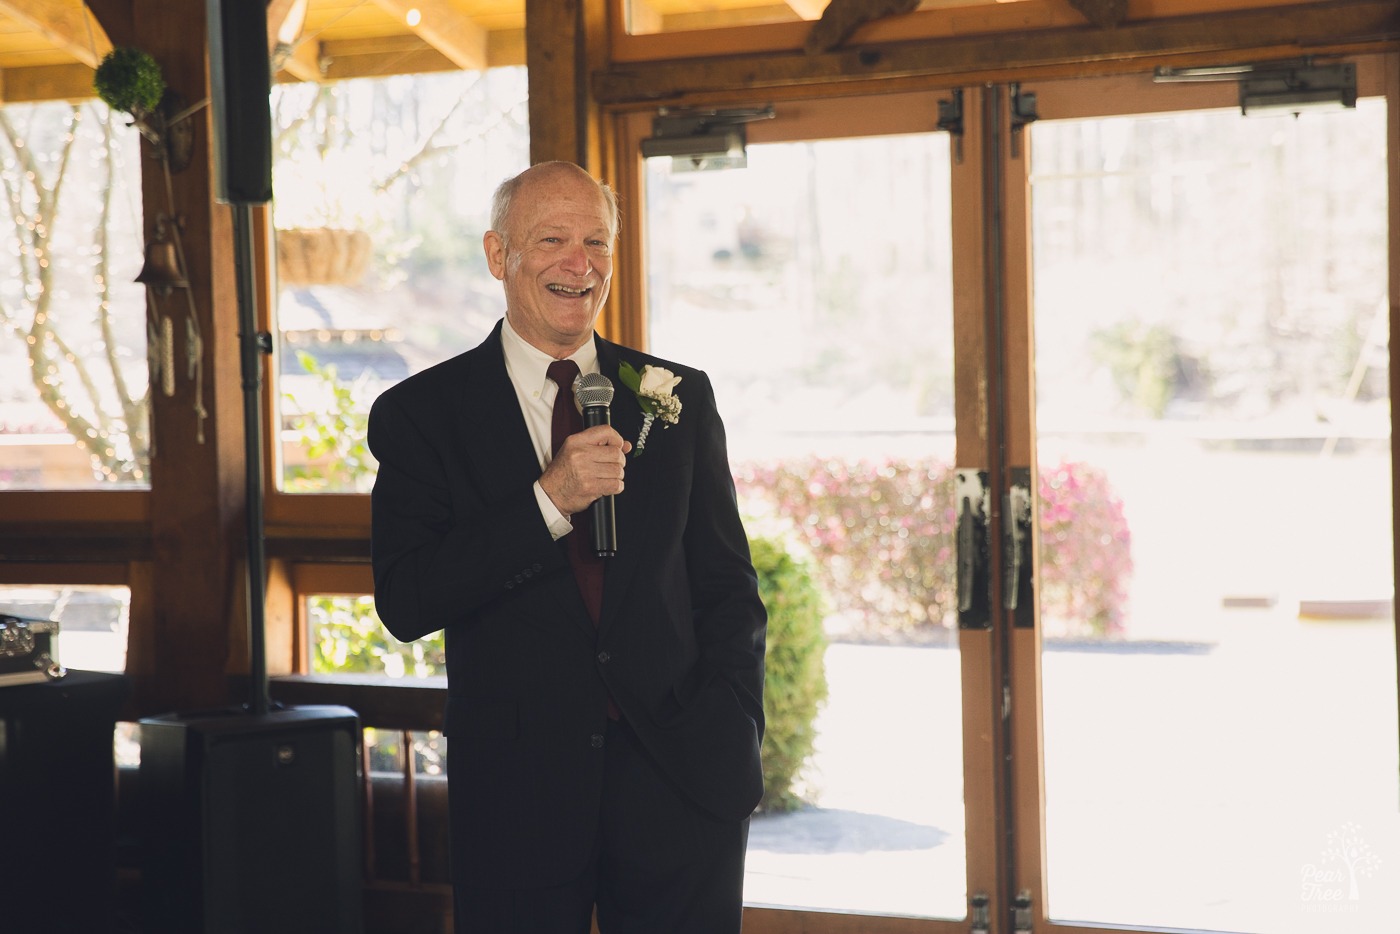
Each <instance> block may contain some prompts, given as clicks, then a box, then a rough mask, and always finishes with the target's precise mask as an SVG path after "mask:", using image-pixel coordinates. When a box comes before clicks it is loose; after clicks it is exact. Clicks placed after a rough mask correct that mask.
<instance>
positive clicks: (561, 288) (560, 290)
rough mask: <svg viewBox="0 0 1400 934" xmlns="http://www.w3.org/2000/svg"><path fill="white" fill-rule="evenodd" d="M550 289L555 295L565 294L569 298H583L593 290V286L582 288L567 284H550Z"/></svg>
mask: <svg viewBox="0 0 1400 934" xmlns="http://www.w3.org/2000/svg"><path fill="white" fill-rule="evenodd" d="M548 289H549V290H550V291H551V292H553V293H554V294H555V295H563V296H565V297H567V298H582V297H583V296H585V295H587V294H588V293H589V292H592V291H593V287H592V286H586V287H584V288H581V289H573V288H570V287H569V286H567V285H550V286H548Z"/></svg>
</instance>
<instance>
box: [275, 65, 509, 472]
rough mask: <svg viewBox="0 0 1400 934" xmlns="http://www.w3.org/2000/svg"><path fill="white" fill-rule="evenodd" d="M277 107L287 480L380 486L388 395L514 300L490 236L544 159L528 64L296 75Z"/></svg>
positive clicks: (468, 343)
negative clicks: (372, 435) (370, 433)
mask: <svg viewBox="0 0 1400 934" xmlns="http://www.w3.org/2000/svg"><path fill="white" fill-rule="evenodd" d="M273 119H274V131H275V133H276V155H275V165H274V181H273V186H274V190H275V192H276V196H275V198H276V200H275V204H274V212H273V221H274V226H275V227H276V230H277V232H276V237H277V273H276V275H277V290H276V294H277V320H278V326H279V332H280V338H281V339H280V342H279V362H278V365H277V376H278V378H277V384H278V386H279V411H280V416H279V425H280V430H281V434H280V438H281V444H280V445H279V446H278V448H277V452H278V454H279V456H280V457H281V469H280V470H279V472H278V483H279V485H280V487H281V488H282V489H283V490H284V491H286V492H293V493H349V492H367V491H368V489H369V487H370V485H371V484H372V482H373V477H374V464H373V463H372V461H371V458H370V456H369V452H368V450H367V449H366V447H365V443H364V429H365V422H366V417H367V414H368V412H369V406H370V403H371V402H372V401H373V399H374V397H375V396H376V395H377V394H378V392H379V391H380V390H382V389H383V388H384V387H385V386H387V385H390V384H392V383H394V382H397V381H398V380H400V379H403V378H404V377H405V376H408V375H409V374H410V373H414V372H417V371H418V370H421V369H423V368H425V367H427V366H430V365H432V364H434V363H437V362H439V361H441V360H444V359H446V358H448V357H450V356H452V355H454V354H456V353H460V352H461V351H463V350H466V349H468V348H470V347H472V346H474V345H475V344H477V343H478V342H479V341H480V340H481V339H482V338H483V337H485V336H486V334H487V333H488V332H489V330H490V329H491V327H492V326H493V325H494V324H495V322H496V320H497V319H498V318H499V317H500V316H501V314H502V313H503V312H504V310H505V304H504V296H503V294H502V292H501V288H500V284H499V283H497V282H496V281H495V280H494V279H493V278H492V277H491V274H490V272H489V271H488V269H487V268H486V262H485V257H484V254H483V253H482V247H481V240H482V236H483V234H485V232H486V229H487V228H488V227H489V226H490V221H489V216H490V201H491V192H492V190H493V189H494V188H495V187H496V185H497V184H499V183H500V182H501V181H502V180H503V179H505V178H507V177H508V176H511V175H514V174H515V173H516V172H519V171H520V170H522V169H524V168H525V167H526V166H527V165H528V164H529V131H528V126H527V112H526V84H525V69H524V68H521V67H509V68H493V69H489V70H487V71H483V72H465V71H464V72H449V73H444V74H434V75H400V76H396V77H392V78H373V79H370V78H366V79H359V80H353V81H343V82H337V83H332V84H326V85H311V84H301V85H284V86H281V87H279V88H277V89H276V90H275V91H274V94H273Z"/></svg>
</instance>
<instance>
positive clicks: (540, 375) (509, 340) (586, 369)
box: [501, 318, 598, 389]
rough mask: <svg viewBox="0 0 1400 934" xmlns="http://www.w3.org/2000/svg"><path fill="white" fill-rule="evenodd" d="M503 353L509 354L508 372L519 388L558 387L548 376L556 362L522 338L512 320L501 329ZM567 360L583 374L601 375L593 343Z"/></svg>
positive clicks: (587, 343) (589, 342) (570, 355)
mask: <svg viewBox="0 0 1400 934" xmlns="http://www.w3.org/2000/svg"><path fill="white" fill-rule="evenodd" d="M501 349H502V351H503V352H504V353H505V358H506V372H507V373H509V374H510V378H511V380H512V382H514V383H515V384H516V385H518V386H526V387H529V388H531V389H545V388H547V386H546V384H548V386H553V385H554V384H553V382H551V381H550V379H549V377H547V376H546V375H545V371H546V370H548V369H549V365H550V364H551V363H553V362H554V358H553V357H551V356H550V355H549V354H547V353H545V352H544V351H543V350H540V349H539V348H538V347H535V346H534V345H533V344H530V343H529V342H528V341H526V340H525V338H523V337H521V336H520V335H519V333H517V332H516V330H515V328H513V327H511V326H510V318H505V319H504V321H503V324H502V327H501ZM566 359H568V360H572V361H574V362H575V363H577V364H578V370H579V372H580V373H597V372H598V347H597V345H596V343H595V342H594V341H593V340H592V339H589V340H586V341H584V342H583V346H582V347H580V348H579V349H578V350H575V351H574V352H573V353H571V354H569V356H568V357H567V358H566Z"/></svg>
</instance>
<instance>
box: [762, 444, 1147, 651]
mask: <svg viewBox="0 0 1400 934" xmlns="http://www.w3.org/2000/svg"><path fill="white" fill-rule="evenodd" d="M735 483H736V485H737V487H738V490H739V495H740V497H741V498H742V499H743V500H744V501H745V506H746V509H747V510H748V511H749V512H750V513H751V514H754V515H763V514H765V513H766V514H772V515H774V516H777V517H781V518H782V519H784V520H786V521H788V522H790V523H791V525H792V529H793V532H794V533H795V535H796V538H797V540H798V541H799V542H801V544H802V545H804V546H805V547H806V549H807V550H808V551H809V552H810V553H811V555H812V557H813V558H814V559H815V562H814V564H815V572H816V574H817V576H818V578H819V579H820V581H821V583H822V586H823V589H824V590H825V592H826V593H827V595H828V597H829V599H830V601H831V603H832V605H833V606H834V607H835V608H836V609H838V610H840V611H843V612H846V613H849V614H852V615H853V616H854V617H855V618H857V619H861V620H862V621H863V622H864V624H865V626H866V628H869V629H874V630H888V629H895V630H908V629H913V628H917V627H923V626H942V627H949V628H951V627H954V626H956V625H957V596H956V594H957V569H956V554H955V551H954V547H955V546H954V543H955V533H956V528H957V518H956V512H955V508H954V470H953V467H952V465H950V464H945V463H942V462H939V461H934V460H913V461H909V460H887V461H882V462H879V463H874V462H870V461H865V460H861V461H855V462H850V461H845V460H840V459H830V458H816V457H812V458H803V459H798V460H787V461H780V462H772V463H755V464H748V465H744V466H742V467H741V468H740V469H738V470H737V471H736V475H735ZM1039 493H1040V536H1041V539H1040V540H1041V543H1042V547H1041V556H1042V557H1041V567H1040V576H1041V580H1040V601H1041V618H1042V620H1044V621H1045V626H1046V631H1047V633H1048V634H1052V635H1063V634H1072V635H1086V634H1093V635H1099V636H1112V635H1118V634H1120V633H1121V632H1122V627H1123V619H1124V609H1125V603H1126V598H1127V585H1128V579H1129V577H1130V576H1131V575H1132V568H1133V561H1132V553H1131V549H1130V545H1131V537H1130V535H1129V532H1128V526H1127V522H1126V520H1125V519H1124V517H1123V504H1122V502H1121V501H1120V500H1119V499H1118V498H1117V497H1116V496H1115V495H1114V494H1113V492H1112V490H1111V488H1110V487H1109V485H1108V481H1107V479H1106V477H1105V476H1104V474H1103V473H1102V471H1099V470H1097V469H1095V468H1093V467H1090V466H1088V465H1085V464H1078V463H1061V464H1059V465H1058V466H1056V467H1053V468H1050V469H1043V470H1042V471H1041V475H1040V489H1039Z"/></svg>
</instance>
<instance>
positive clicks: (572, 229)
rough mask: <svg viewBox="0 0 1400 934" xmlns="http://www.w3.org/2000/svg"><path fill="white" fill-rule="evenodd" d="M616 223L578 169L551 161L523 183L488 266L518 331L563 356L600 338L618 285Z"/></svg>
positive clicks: (492, 244) (491, 244) (492, 237)
mask: <svg viewBox="0 0 1400 934" xmlns="http://www.w3.org/2000/svg"><path fill="white" fill-rule="evenodd" d="M612 224H613V218H612V214H611V211H610V208H609V204H608V201H607V199H606V198H605V196H604V195H603V192H602V190H601V189H600V188H599V187H598V183H597V182H595V181H594V180H593V179H592V178H591V177H589V176H588V175H587V174H586V173H585V172H584V171H583V170H582V169H579V168H578V167H576V166H571V165H562V164H552V165H544V166H538V167H536V168H535V169H531V170H530V171H529V172H528V173H527V174H526V176H525V177H523V178H522V179H521V183H520V187H519V188H518V189H517V190H516V192H515V195H514V197H513V198H512V199H511V202H510V208H509V213H508V216H507V219H506V223H505V224H504V226H505V227H506V229H505V230H504V231H495V230H491V231H487V233H486V237H485V239H484V246H485V248H486V261H487V264H488V265H489V266H490V268H491V274H492V275H493V276H495V277H496V278H497V279H500V280H501V281H502V282H503V283H504V284H505V292H506V317H507V318H508V319H509V320H510V324H511V327H513V328H514V329H515V331H516V333H518V334H519V335H520V336H521V337H523V338H524V339H525V340H526V341H528V342H529V343H530V344H531V345H533V346H535V347H537V348H539V349H540V350H543V351H544V352H545V353H547V354H549V355H550V356H552V357H554V358H556V359H562V358H563V357H567V356H568V355H569V354H571V353H573V352H574V351H575V350H577V349H578V348H579V347H580V346H582V345H583V343H584V342H585V341H587V340H588V339H589V338H591V337H592V335H593V322H594V321H596V320H597V318H598V312H599V311H601V310H602V307H603V302H604V301H605V300H606V299H607V297H608V288H609V286H610V285H611V283H612V256H613V241H614V239H615V233H614V230H613V227H612ZM503 234H504V235H503Z"/></svg>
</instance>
